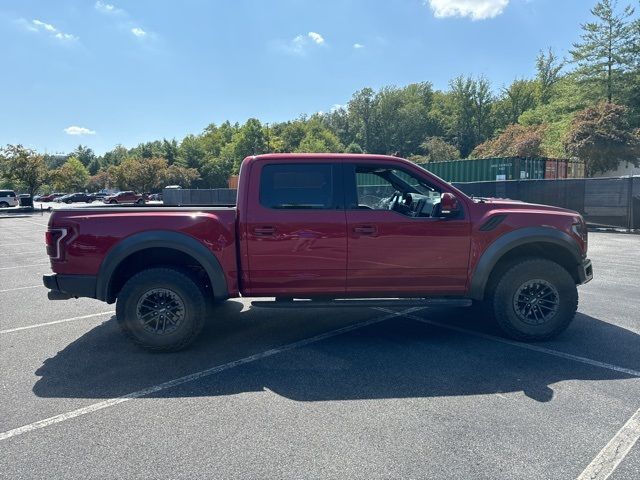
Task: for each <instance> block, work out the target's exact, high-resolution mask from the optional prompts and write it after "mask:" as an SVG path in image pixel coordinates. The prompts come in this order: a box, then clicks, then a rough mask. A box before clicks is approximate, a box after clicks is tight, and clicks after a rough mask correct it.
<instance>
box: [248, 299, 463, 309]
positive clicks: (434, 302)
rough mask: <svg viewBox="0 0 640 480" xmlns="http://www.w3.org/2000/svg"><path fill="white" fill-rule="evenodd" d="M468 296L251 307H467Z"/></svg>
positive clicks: (278, 303)
mask: <svg viewBox="0 0 640 480" xmlns="http://www.w3.org/2000/svg"><path fill="white" fill-rule="evenodd" d="M471 303H472V302H471V299H468V298H398V299H377V300H376V299H370V298H355V299H350V298H344V299H342V298H341V299H336V300H289V299H287V300H255V301H253V302H251V306H252V307H257V308H336V307H338V308H346V307H358V308H366V307H387V308H389V307H398V308H411V307H469V306H471Z"/></svg>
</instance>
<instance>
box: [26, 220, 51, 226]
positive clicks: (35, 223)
mask: <svg viewBox="0 0 640 480" xmlns="http://www.w3.org/2000/svg"><path fill="white" fill-rule="evenodd" d="M20 220H22V221H23V222H29V223H33V224H34V225H38V226H40V227H48V226H49V225H47V224H46V223H38V222H32V221H31V220H27V219H25V218H20Z"/></svg>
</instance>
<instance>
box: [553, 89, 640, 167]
mask: <svg viewBox="0 0 640 480" xmlns="http://www.w3.org/2000/svg"><path fill="white" fill-rule="evenodd" d="M626 113H627V108H626V107H624V106H622V105H616V104H614V103H604V102H603V103H599V104H598V105H596V106H595V107H589V108H586V109H584V110H582V111H581V112H579V113H578V114H577V115H576V116H575V118H574V119H573V121H572V122H571V127H570V129H569V132H568V134H567V137H566V139H565V147H566V149H567V152H568V153H569V155H571V156H574V157H578V158H580V159H582V160H584V162H585V170H586V173H587V176H592V175H593V174H594V173H598V172H606V171H608V170H615V169H616V168H618V166H619V164H620V163H621V162H628V163H632V164H633V165H635V166H638V165H639V164H640V135H639V132H638V131H635V132H634V131H632V130H631V129H630V127H629V123H628V121H627V119H626Z"/></svg>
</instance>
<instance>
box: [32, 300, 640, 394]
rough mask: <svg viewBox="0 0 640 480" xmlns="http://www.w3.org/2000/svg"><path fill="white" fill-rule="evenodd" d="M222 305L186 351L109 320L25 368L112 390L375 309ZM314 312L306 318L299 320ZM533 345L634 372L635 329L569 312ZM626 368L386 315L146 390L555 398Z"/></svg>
mask: <svg viewBox="0 0 640 480" xmlns="http://www.w3.org/2000/svg"><path fill="white" fill-rule="evenodd" d="M241 309H242V305H241V304H240V303H239V302H227V303H226V304H225V305H224V306H222V307H220V310H219V311H218V312H217V314H218V315H219V316H220V317H221V319H219V320H212V321H210V322H209V323H208V325H207V327H206V328H205V331H204V332H203V335H202V337H201V338H200V339H199V340H198V341H197V342H196V343H195V344H194V345H193V346H192V347H191V348H190V349H189V350H187V351H184V352H178V353H173V354H153V353H148V352H145V351H143V350H140V349H138V348H137V347H135V346H133V345H132V344H131V343H130V342H129V341H128V340H126V339H125V338H124V337H123V336H122V334H121V333H120V331H119V329H118V326H117V324H116V322H115V319H114V318H112V319H110V320H108V321H106V322H104V323H102V324H101V325H99V326H97V327H95V328H93V329H92V330H91V331H89V332H88V333H86V334H85V335H83V336H82V337H80V338H79V339H78V340H76V341H74V342H73V343H71V344H69V345H68V346H67V347H66V348H64V350H62V351H60V352H58V353H57V354H56V355H55V356H53V357H51V358H49V359H47V360H46V361H45V362H44V363H43V365H42V366H41V367H40V368H39V369H38V370H37V371H36V372H35V373H36V375H37V376H39V377H40V379H39V380H38V381H37V382H36V384H35V385H34V387H33V391H34V393H35V394H36V395H37V396H39V397H47V398H60V397H61V398H112V397H118V396H120V395H125V394H128V393H131V392H134V391H137V390H141V389H143V388H146V387H149V386H152V385H156V384H159V383H162V382H166V381H168V380H172V379H175V378H178V377H181V376H183V375H188V374H192V373H194V372H198V371H201V370H205V369H207V368H210V367H212V366H216V365H221V364H224V363H227V362H231V361H234V360H237V359H240V358H243V357H247V356H249V355H252V354H255V353H260V352H264V351H266V350H269V349H271V348H276V347H278V346H281V345H286V344H289V343H292V342H295V341H297V340H301V339H305V338H309V337H312V336H314V335H317V334H319V333H322V332H325V331H330V330H333V329H335V328H340V327H342V326H345V325H349V324H351V323H358V322H359V321H363V320H366V319H368V318H377V317H379V316H380V312H374V311H373V310H362V311H358V312H354V311H353V310H349V311H346V312H344V311H340V312H336V311H334V310H318V311H316V312H317V313H309V311H307V310H305V311H304V312H302V311H298V312H296V311H291V310H289V311H270V313H267V312H265V311H264V310H258V309H249V310H245V311H241ZM419 315H420V316H421V317H423V318H424V319H426V320H431V321H436V322H441V323H449V324H454V325H456V326H458V327H462V328H467V329H473V330H476V331H483V332H485V333H490V334H493V333H494V331H493V327H492V326H491V325H490V324H488V323H487V322H479V321H478V319H477V318H475V317H474V315H473V313H472V311H471V310H470V309H460V308H448V309H445V308H429V309H425V310H423V311H421V312H420V313H419ZM309 317H312V318H309ZM541 345H542V346H544V347H546V348H550V349H554V350H558V351H562V352H566V353H571V354H573V355H579V356H583V357H587V358H591V359H593V360H597V361H601V362H607V363H610V364H615V365H619V366H623V367H626V368H630V369H635V370H640V348H639V347H640V335H638V334H636V333H634V332H632V331H629V330H626V329H624V328H621V327H618V326H615V325H611V324H609V323H607V322H604V321H602V320H598V319H596V318H593V317H590V316H588V315H585V314H581V313H579V314H578V315H577V317H576V319H575V321H574V323H573V325H572V326H571V327H570V328H569V330H568V331H567V332H565V333H564V334H563V335H561V336H560V337H559V338H558V339H557V340H555V341H553V342H546V343H544V344H541ZM629 378H636V377H634V376H632V375H629V374H626V373H623V372H617V371H613V370H609V369H606V368H600V367H596V366H592V365H586V364H584V363H580V362H576V361H573V360H567V359H563V358H558V357H556V356H552V355H548V354H544V353H540V352H534V351H531V350H527V349H523V348H520V347H518V346H512V345H506V344H504V343H500V342H496V341H494V340H490V339H483V338H478V337H475V336H472V335H467V334H464V333H459V332H455V331H451V330H448V329H443V328H440V327H437V326H433V325H429V324H425V323H422V322H419V321H416V320H412V319H407V318H392V319H389V320H386V321H384V322H381V323H376V324H373V325H369V326H366V327H363V328H358V329H356V330H353V331H350V332H348V333H344V334H340V335H337V336H334V337H331V338H328V339H325V340H322V341H320V342H316V343H311V344H309V345H306V346H304V347H300V348H295V349H291V350H287V351H283V352H281V353H277V354H274V355H271V356H268V357H266V358H263V359H261V360H258V361H255V362H251V363H248V364H245V365H242V366H239V367H235V368H231V369H229V370H226V371H223V372H221V373H217V374H214V375H211V376H208V377H205V378H201V379H199V380H197V381H193V382H189V383H186V384H183V385H181V386H179V387H173V388H171V389H167V390H163V391H160V392H157V393H155V394H153V395H152V396H153V397H158V398H162V397H195V396H217V395H233V394H238V393H243V392H261V391H264V390H265V389H268V390H270V391H272V392H275V393H276V394H278V395H282V396H283V397H286V398H289V399H291V400H296V401H325V400H356V399H381V398H409V397H442V396H457V395H482V394H496V393H510V392H523V393H524V394H525V395H527V396H528V397H529V398H531V399H533V400H536V401H539V402H547V401H550V400H552V399H553V396H554V392H553V389H552V386H553V384H555V383H557V382H562V381H567V380H615V379H629Z"/></svg>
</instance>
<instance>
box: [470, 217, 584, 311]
mask: <svg viewBox="0 0 640 480" xmlns="http://www.w3.org/2000/svg"><path fill="white" fill-rule="evenodd" d="M528 243H553V244H555V245H558V246H560V247H562V248H564V249H565V250H566V251H567V253H568V254H569V255H571V257H572V259H573V260H574V261H575V264H576V267H577V266H578V265H580V264H581V262H582V253H581V252H580V247H579V246H578V243H577V242H576V241H575V240H574V239H573V238H571V237H570V236H569V234H567V233H565V232H562V231H560V230H556V229H554V228H549V227H526V228H520V229H518V230H514V231H512V232H509V233H506V234H504V235H502V236H501V237H498V238H497V239H496V240H495V241H494V242H493V243H492V244H491V245H489V246H488V247H487V249H486V250H485V251H484V252H483V253H482V256H481V257H480V260H478V263H477V264H476V268H475V270H474V272H473V275H472V277H471V284H470V287H469V294H468V296H469V297H470V298H472V299H474V300H482V299H483V298H484V290H485V287H486V285H487V282H488V281H489V276H490V275H491V272H492V271H493V268H494V267H495V265H496V264H497V263H498V261H499V260H500V259H501V258H502V257H503V256H504V255H505V254H506V253H507V252H509V251H510V250H512V249H514V248H516V247H519V246H521V245H526V244H528Z"/></svg>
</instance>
